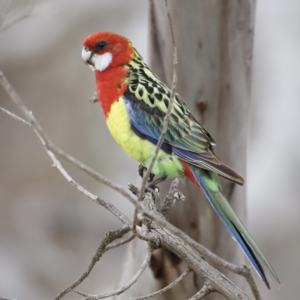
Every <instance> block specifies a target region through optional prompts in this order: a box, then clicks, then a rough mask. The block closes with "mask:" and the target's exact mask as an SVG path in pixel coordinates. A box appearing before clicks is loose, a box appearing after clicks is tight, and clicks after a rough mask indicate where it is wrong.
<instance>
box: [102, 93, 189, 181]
mask: <svg viewBox="0 0 300 300" xmlns="http://www.w3.org/2000/svg"><path fill="white" fill-rule="evenodd" d="M106 123H107V126H108V128H109V130H110V132H111V134H112V136H113V137H114V139H115V140H116V142H117V143H118V144H119V145H120V146H121V147H122V148H123V150H124V151H125V152H126V153H127V154H128V155H129V156H131V157H132V158H134V159H136V160H137V161H139V162H140V163H141V164H142V165H143V166H145V167H148V166H149V164H150V161H151V158H152V155H153V154H154V151H155V148H156V146H155V145H154V144H152V143H151V142H149V141H148V140H146V139H142V138H140V137H139V136H137V135H136V134H135V132H134V131H133V130H132V129H131V124H130V119H129V115H128V112H127V108H126V106H125V103H124V101H123V99H122V97H120V98H119V100H118V101H116V102H115V103H113V104H112V106H111V109H110V112H109V114H108V116H107V118H106ZM152 172H153V173H154V174H155V175H156V176H159V177H162V176H168V177H176V176H178V175H180V174H182V173H183V168H182V165H181V163H180V161H179V159H178V158H177V157H175V156H173V155H171V154H168V153H166V152H165V151H163V150H160V151H159V153H158V156H157V159H156V162H155V164H154V167H153V169H152Z"/></svg>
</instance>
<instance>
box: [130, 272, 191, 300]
mask: <svg viewBox="0 0 300 300" xmlns="http://www.w3.org/2000/svg"><path fill="white" fill-rule="evenodd" d="M190 272H191V270H189V269H187V270H185V271H184V272H183V273H182V274H181V275H180V276H179V277H178V278H177V279H175V280H174V281H173V282H171V283H170V284H169V285H167V286H166V287H164V288H163V289H161V290H159V291H157V292H155V293H152V294H148V295H146V296H141V297H137V298H131V300H142V299H148V298H151V297H155V296H157V295H161V294H163V293H165V292H166V291H168V290H170V289H171V288H172V287H173V286H175V285H176V284H177V283H178V282H180V281H181V280H182V279H183V278H184V277H185V276H186V275H187V274H189V273H190Z"/></svg>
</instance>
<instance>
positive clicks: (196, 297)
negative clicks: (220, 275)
mask: <svg viewBox="0 0 300 300" xmlns="http://www.w3.org/2000/svg"><path fill="white" fill-rule="evenodd" d="M214 291H215V290H214V289H213V287H212V286H211V285H210V284H209V283H205V284H204V285H203V287H202V288H201V290H200V291H199V292H198V293H197V294H195V295H194V296H193V297H192V298H190V299H188V300H200V299H203V298H204V297H205V296H207V295H208V294H210V293H212V292H214Z"/></svg>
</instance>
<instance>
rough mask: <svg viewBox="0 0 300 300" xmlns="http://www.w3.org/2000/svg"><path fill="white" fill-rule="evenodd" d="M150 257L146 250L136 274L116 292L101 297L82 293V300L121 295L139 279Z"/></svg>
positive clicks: (96, 299)
mask: <svg viewBox="0 0 300 300" xmlns="http://www.w3.org/2000/svg"><path fill="white" fill-rule="evenodd" d="M150 257H151V251H150V250H148V251H147V254H146V257H145V259H144V261H143V263H142V265H141V266H140V268H139V270H138V271H137V273H136V274H135V275H134V276H133V277H132V279H131V280H130V281H129V282H127V283H126V284H125V285H124V286H122V287H121V288H119V289H117V290H116V291H113V292H109V293H105V294H101V295H84V294H83V293H80V294H81V295H84V296H85V297H86V298H84V300H98V299H103V298H108V297H112V296H115V295H120V294H122V293H123V292H125V291H126V290H128V289H129V288H130V287H131V286H132V285H133V284H134V283H135V282H136V281H137V280H138V279H139V277H141V275H142V274H143V273H144V271H145V269H146V267H147V266H148V265H149V262H150Z"/></svg>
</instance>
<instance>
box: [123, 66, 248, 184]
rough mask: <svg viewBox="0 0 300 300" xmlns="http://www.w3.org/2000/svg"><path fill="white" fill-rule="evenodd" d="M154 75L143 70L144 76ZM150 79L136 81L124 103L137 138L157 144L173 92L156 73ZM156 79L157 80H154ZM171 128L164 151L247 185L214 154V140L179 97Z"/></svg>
mask: <svg viewBox="0 0 300 300" xmlns="http://www.w3.org/2000/svg"><path fill="white" fill-rule="evenodd" d="M147 71H149V72H151V71H150V70H147V69H143V72H147ZM142 75H144V76H145V75H147V76H148V78H147V80H146V79H139V80H137V79H134V80H132V81H131V82H130V84H129V85H128V88H127V91H126V92H125V94H124V96H123V99H124V102H125V104H126V107H127V110H128V113H129V115H130V119H131V127H132V129H133V130H134V131H135V133H136V134H137V135H139V136H140V137H142V138H146V139H148V140H149V141H151V142H152V143H154V144H157V142H158V139H159V137H160V134H161V131H162V127H163V122H164V117H165V114H166V112H167V110H168V105H169V98H170V90H169V88H168V87H167V86H165V85H164V84H163V83H162V82H160V81H157V78H156V77H154V78H153V80H149V76H150V75H151V76H155V75H154V74H153V73H152V72H151V74H142ZM154 79H156V80H154ZM174 100H175V101H174V104H173V107H172V113H171V116H170V119H169V126H168V130H167V133H166V135H165V139H164V143H163V145H162V149H163V150H165V151H166V152H168V153H173V154H174V155H176V156H178V157H179V158H180V159H182V160H184V161H186V162H187V163H190V164H192V165H195V166H198V167H201V168H203V169H206V170H211V171H214V172H216V173H218V174H219V175H221V176H223V177H225V178H227V179H229V180H232V181H234V182H236V183H239V184H243V183H244V180H243V178H242V177H241V176H240V175H238V174H237V173H236V172H235V171H233V170H232V169H231V168H229V167H227V166H226V165H224V164H223V163H222V161H221V160H220V159H219V158H218V157H217V156H216V155H215V154H214V151H213V147H212V146H213V145H215V142H214V140H213V139H212V137H211V136H210V135H209V133H208V132H207V131H206V130H205V129H204V128H203V127H202V126H201V125H200V124H199V123H198V122H197V120H196V119H195V118H194V116H193V115H192V114H191V112H190V111H189V110H188V108H187V106H186V104H185V103H184V101H183V100H182V98H181V97H180V96H179V95H178V94H177V93H176V95H175V99H174Z"/></svg>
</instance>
